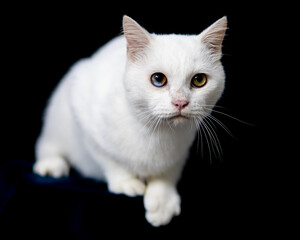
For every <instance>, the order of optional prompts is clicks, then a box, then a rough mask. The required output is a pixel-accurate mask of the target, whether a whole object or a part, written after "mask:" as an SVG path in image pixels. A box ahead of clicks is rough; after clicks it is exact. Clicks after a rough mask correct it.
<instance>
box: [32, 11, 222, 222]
mask: <svg viewBox="0 0 300 240" xmlns="http://www.w3.org/2000/svg"><path fill="white" fill-rule="evenodd" d="M226 24H227V23H226V18H225V17H224V18H222V19H220V20H219V21H217V22H216V23H215V24H213V25H212V26H211V27H209V28H208V29H206V30H205V31H203V32H202V33H201V34H199V35H175V34H172V35H155V34H150V33H148V32H147V31H146V30H145V29H144V28H142V27H141V26H139V25H138V24H137V23H136V22H135V21H134V20H132V19H131V18H129V17H127V16H124V18H123V29H124V36H118V37H116V38H114V39H113V40H111V41H110V42H108V43H107V44H106V45H104V46H103V47H102V48H100V49H99V50H98V51H97V52H96V53H95V54H94V55H93V56H91V57H90V58H87V59H83V60H80V61H79V62H77V63H76V64H75V65H74V66H73V67H72V68H71V69H70V71H69V72H68V73H67V74H66V76H65V77H64V78H63V79H62V81H61V82H60V84H59V85H58V86H57V88H56V90H55V91H54V93H53V95H52V97H51V99H50V101H49V104H48V107H47V109H46V112H45V119H44V121H45V122H44V126H43V129H42V132H41V135H40V137H39V138H38V141H37V144H36V157H37V161H36V163H35V165H34V168H33V170H34V172H36V173H38V174H40V175H43V176H44V175H51V176H53V177H61V176H67V175H68V173H69V169H70V166H72V167H74V168H75V169H77V170H78V171H79V172H80V173H81V174H82V175H84V176H86V177H92V178H96V179H100V180H104V181H106V182H107V183H108V188H109V190H110V191H111V192H114V193H124V194H126V195H129V196H135V195H144V204H145V209H146V218H147V220H148V221H149V223H151V224H152V225H153V226H160V225H165V224H167V223H169V222H170V220H171V219H172V217H173V216H175V215H178V214H179V213H180V196H179V195H178V192H177V190H176V184H177V182H178V180H179V178H180V174H181V171H182V169H183V166H184V163H185V161H186V159H187V157H188V152H189V149H190V147H191V145H192V143H193V140H194V138H195V135H196V131H197V128H198V124H199V123H200V122H201V119H203V118H204V117H206V116H207V115H208V114H210V109H212V108H213V106H214V105H215V103H216V102H217V100H218V99H219V98H220V96H221V94H222V92H223V89H224V79H225V76H224V71H223V67H222V64H221V62H220V58H221V43H222V40H223V37H224V34H225V30H226ZM197 43H198V44H197ZM198 73H201V74H202V73H203V74H202V75H199V74H198ZM204 73H205V75H204ZM197 74H198V75H197ZM195 76H197V77H199V76H205V77H206V82H205V86H203V87H202V86H201V87H199V88H198V85H195V84H194V83H193V84H191V79H196V78H195ZM193 81H194V82H195V81H196V82H195V83H197V84H198V83H199V81H198V80H197V79H196V80H193Z"/></svg>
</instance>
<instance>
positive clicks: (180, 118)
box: [168, 115, 189, 126]
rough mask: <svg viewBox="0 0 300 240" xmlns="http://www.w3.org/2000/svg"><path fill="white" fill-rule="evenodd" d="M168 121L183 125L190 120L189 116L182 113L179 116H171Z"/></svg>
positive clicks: (174, 124)
mask: <svg viewBox="0 0 300 240" xmlns="http://www.w3.org/2000/svg"><path fill="white" fill-rule="evenodd" d="M168 121H169V122H170V123H171V124H172V125H173V126H181V125H184V124H187V123H188V122H189V118H187V117H185V116H182V115H178V116H175V117H171V118H169V119H168Z"/></svg>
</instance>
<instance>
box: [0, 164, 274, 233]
mask: <svg viewBox="0 0 300 240" xmlns="http://www.w3.org/2000/svg"><path fill="white" fill-rule="evenodd" d="M199 174H201V176H199V177H198V179H199V181H200V182H198V183H197V184H195V183H194V184H193V183H191V182H190V180H191V179H189V177H188V176H187V177H186V179H185V180H183V181H181V182H180V183H179V192H180V193H181V195H182V213H181V215H180V216H179V217H175V218H174V219H173V220H172V221H171V223H170V224H169V225H167V226H163V227H159V228H154V227H152V226H151V225H149V224H148V223H147V221H146V220H145V217H144V214H145V210H144V207H143V198H142V197H134V198H130V197H126V196H124V195H114V194H111V193H109V192H108V191H107V187H106V184H104V183H102V182H97V181H94V180H91V179H86V178H83V177H81V176H80V175H79V174H78V173H76V172H74V171H72V172H71V175H70V176H69V177H67V178H60V179H54V178H51V177H40V176H37V175H35V174H33V173H32V163H31V162H28V161H23V160H21V161H20V160H18V161H17V160H15V161H10V162H9V163H8V164H6V165H5V166H3V167H2V168H1V189H0V190H1V204H2V205H1V209H0V213H1V234H4V233H6V234H9V235H7V236H10V238H14V237H17V236H20V233H21V234H22V236H24V237H30V239H51V238H56V239H63V238H65V239H99V238H102V236H103V235H105V234H110V236H124V237H130V236H136V237H138V236H139V234H143V236H147V237H149V236H177V235H178V234H184V235H185V236H187V237H191V238H192V237H195V236H199V237H201V236H204V235H205V234H208V233H209V234H210V235H211V236H237V237H241V239H242V238H243V237H246V236H250V235H253V236H254V235H255V234H256V233H258V232H260V231H261V230H266V228H265V227H266V225H265V224H266V221H267V214H269V211H268V207H267V203H266V202H265V201H264V193H263V192H261V195H260V197H259V195H258V194H257V193H258V192H257V189H256V190H255V192H256V194H255V195H253V193H254V190H253V189H251V185H250V184H247V182H245V181H244V180H245V179H244V178H241V175H240V178H239V179H238V180H235V179H230V177H228V176H224V174H222V171H218V169H217V168H211V169H206V173H205V172H204V171H199ZM235 177H238V175H237V174H235V175H234V178H235ZM222 178H223V179H222ZM192 179H193V178H192ZM240 181H243V184H240ZM199 183H200V184H199ZM195 185H197V186H195ZM191 189H194V190H191ZM237 229H238V231H237ZM195 234H196V235H195ZM261 234H262V233H261ZM41 236H42V237H41Z"/></svg>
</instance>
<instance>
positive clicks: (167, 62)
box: [149, 34, 209, 73]
mask: <svg viewBox="0 0 300 240" xmlns="http://www.w3.org/2000/svg"><path fill="white" fill-rule="evenodd" d="M153 40H154V41H153V42H152V45H151V51H150V56H149V57H150V61H149V62H150V63H151V65H153V66H156V67H157V68H160V69H161V71H167V72H171V73H172V72H173V73H186V72H190V71H196V70H197V69H198V68H205V67H207V66H206V65H208V60H209V58H208V56H207V51H206V48H205V46H204V45H203V44H202V43H201V41H200V39H199V38H198V37H197V35H177V34H170V35H153ZM158 70H159V69H158Z"/></svg>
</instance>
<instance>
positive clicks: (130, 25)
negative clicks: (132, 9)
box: [123, 16, 150, 61]
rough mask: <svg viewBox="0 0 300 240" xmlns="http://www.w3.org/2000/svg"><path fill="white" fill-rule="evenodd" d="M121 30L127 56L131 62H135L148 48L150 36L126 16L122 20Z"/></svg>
mask: <svg viewBox="0 0 300 240" xmlns="http://www.w3.org/2000/svg"><path fill="white" fill-rule="evenodd" d="M123 30H124V35H125V38H126V41H127V53H128V56H129V58H130V59H131V60H132V61H134V60H137V59H138V58H139V57H140V56H141V55H142V54H143V53H144V50H145V48H146V47H148V45H149V43H150V34H149V33H148V32H147V31H146V30H145V29H144V28H142V27H141V26H140V25H139V24H138V23H137V22H136V21H134V20H133V19H132V18H130V17H128V16H124V18H123Z"/></svg>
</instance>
